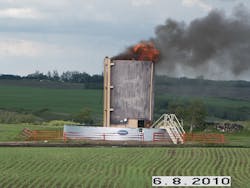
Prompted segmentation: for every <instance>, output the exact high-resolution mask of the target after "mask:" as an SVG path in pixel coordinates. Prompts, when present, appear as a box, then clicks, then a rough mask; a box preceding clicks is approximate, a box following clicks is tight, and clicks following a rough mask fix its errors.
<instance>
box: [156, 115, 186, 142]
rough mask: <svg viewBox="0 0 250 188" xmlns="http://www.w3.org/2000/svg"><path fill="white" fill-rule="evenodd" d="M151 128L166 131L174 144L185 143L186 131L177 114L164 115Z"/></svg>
mask: <svg viewBox="0 0 250 188" xmlns="http://www.w3.org/2000/svg"><path fill="white" fill-rule="evenodd" d="M151 128H160V129H165V130H166V132H167V133H168V135H169V137H170V139H171V140H172V141H173V143H174V144H179V143H181V144H183V143H184V140H183V134H184V133H185V131H184V129H183V127H182V125H181V124H180V122H179V120H178V119H177V117H176V116H175V114H163V115H162V116H161V117H160V118H159V119H158V120H157V121H156V122H155V123H154V124H153V125H152V126H151Z"/></svg>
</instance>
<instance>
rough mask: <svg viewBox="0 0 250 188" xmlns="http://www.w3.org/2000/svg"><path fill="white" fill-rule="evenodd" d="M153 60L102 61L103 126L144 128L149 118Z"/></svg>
mask: <svg viewBox="0 0 250 188" xmlns="http://www.w3.org/2000/svg"><path fill="white" fill-rule="evenodd" d="M153 75H154V63H153V62H151V61H135V60H111V59H109V58H105V60H104V118H103V120H104V126H106V127H130V128H133V127H134V128H136V127H147V126H149V125H150V123H151V121H152V120H153V106H154V102H153V101H154V93H153V87H154V85H153V77H154V76H153Z"/></svg>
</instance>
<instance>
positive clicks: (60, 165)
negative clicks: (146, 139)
mask: <svg viewBox="0 0 250 188" xmlns="http://www.w3.org/2000/svg"><path fill="white" fill-rule="evenodd" d="M0 153H1V155H0V161H1V163H0V169H1V170H0V187H20V188H22V187H25V188H29V187H62V188H63V187H110V188H112V187H120V188H131V187H136V188H145V187H151V178H152V176H155V175H158V176H160V175H161V176H199V175H200V176H223V175H224V176H231V177H232V186H231V187H232V188H238V187H240V188H248V187H249V184H250V174H249V169H250V158H249V157H248V156H249V155H250V149H244V148H0Z"/></svg>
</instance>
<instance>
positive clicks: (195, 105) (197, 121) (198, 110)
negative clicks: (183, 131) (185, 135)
mask: <svg viewBox="0 0 250 188" xmlns="http://www.w3.org/2000/svg"><path fill="white" fill-rule="evenodd" d="M206 114H207V112H206V108H205V106H204V104H203V102H202V101H200V100H194V101H192V102H191V104H190V105H189V106H188V108H187V115H188V119H189V123H190V130H189V131H190V132H192V131H193V130H194V129H195V128H203V127H204V125H205V117H206Z"/></svg>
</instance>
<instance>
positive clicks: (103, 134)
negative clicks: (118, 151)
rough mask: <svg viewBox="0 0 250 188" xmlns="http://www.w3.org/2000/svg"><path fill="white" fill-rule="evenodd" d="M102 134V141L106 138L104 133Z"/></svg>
mask: <svg viewBox="0 0 250 188" xmlns="http://www.w3.org/2000/svg"><path fill="white" fill-rule="evenodd" d="M102 136H103V141H105V140H106V138H105V137H106V135H105V133H103V134H102Z"/></svg>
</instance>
